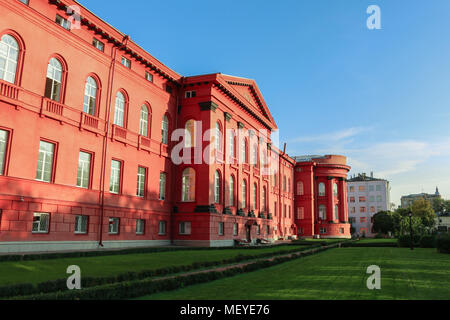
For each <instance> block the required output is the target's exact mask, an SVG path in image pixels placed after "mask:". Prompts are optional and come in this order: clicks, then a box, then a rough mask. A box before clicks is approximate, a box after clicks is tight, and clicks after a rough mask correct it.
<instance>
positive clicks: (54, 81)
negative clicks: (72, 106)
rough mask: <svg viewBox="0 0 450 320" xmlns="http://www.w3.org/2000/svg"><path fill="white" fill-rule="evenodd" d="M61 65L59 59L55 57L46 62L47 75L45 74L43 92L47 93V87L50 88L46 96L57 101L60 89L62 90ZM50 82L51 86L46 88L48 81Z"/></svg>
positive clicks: (59, 97) (59, 98)
mask: <svg viewBox="0 0 450 320" xmlns="http://www.w3.org/2000/svg"><path fill="white" fill-rule="evenodd" d="M63 72H64V70H63V66H62V64H61V61H59V60H58V59H56V58H51V59H50V61H49V62H48V66H47V76H46V84H45V93H46V94H47V89H50V92H49V94H50V96H49V97H48V96H46V98H48V99H50V100H53V101H56V102H59V101H60V100H61V91H62V79H63ZM47 80H50V82H51V84H50V85H51V87H50V88H47V85H48V84H49V81H47Z"/></svg>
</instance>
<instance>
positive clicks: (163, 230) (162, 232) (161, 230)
mask: <svg viewBox="0 0 450 320" xmlns="http://www.w3.org/2000/svg"><path fill="white" fill-rule="evenodd" d="M158 234H159V235H160V236H163V235H165V234H166V222H165V221H160V222H159V226H158Z"/></svg>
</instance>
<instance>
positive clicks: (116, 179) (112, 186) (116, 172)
mask: <svg viewBox="0 0 450 320" xmlns="http://www.w3.org/2000/svg"><path fill="white" fill-rule="evenodd" d="M121 170H122V163H121V162H120V161H117V160H112V161H111V180H110V182H109V192H111V193H116V194H118V193H120V172H121Z"/></svg>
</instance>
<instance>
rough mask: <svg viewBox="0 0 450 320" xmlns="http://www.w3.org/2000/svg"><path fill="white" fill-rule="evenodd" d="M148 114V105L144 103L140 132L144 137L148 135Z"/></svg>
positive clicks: (140, 118) (140, 119) (140, 116)
mask: <svg viewBox="0 0 450 320" xmlns="http://www.w3.org/2000/svg"><path fill="white" fill-rule="evenodd" d="M148 116H149V112H148V107H147V105H145V104H144V105H142V107H141V112H140V114H139V134H140V135H141V136H144V137H148V120H149V119H148Z"/></svg>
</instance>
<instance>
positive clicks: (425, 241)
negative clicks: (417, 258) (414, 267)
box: [420, 235, 436, 248]
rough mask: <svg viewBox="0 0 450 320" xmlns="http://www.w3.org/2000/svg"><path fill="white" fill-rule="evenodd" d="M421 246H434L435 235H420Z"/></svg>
mask: <svg viewBox="0 0 450 320" xmlns="http://www.w3.org/2000/svg"><path fill="white" fill-rule="evenodd" d="M420 247H421V248H436V237H435V236H428V235H427V236H422V238H420Z"/></svg>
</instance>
